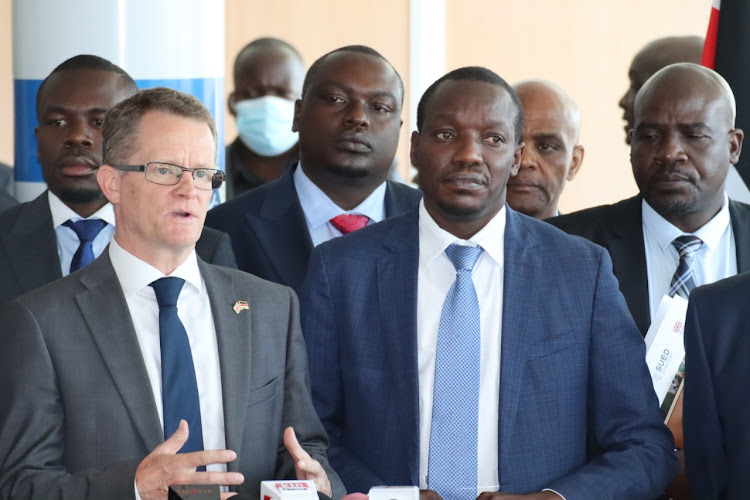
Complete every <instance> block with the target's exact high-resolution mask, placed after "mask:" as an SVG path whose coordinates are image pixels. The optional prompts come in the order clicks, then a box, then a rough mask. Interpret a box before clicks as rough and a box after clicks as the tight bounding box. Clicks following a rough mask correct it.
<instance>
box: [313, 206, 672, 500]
mask: <svg viewBox="0 0 750 500" xmlns="http://www.w3.org/2000/svg"><path fill="white" fill-rule="evenodd" d="M506 208H507V207H506ZM417 235H418V210H417V209H414V210H412V211H410V212H408V213H407V214H405V215H403V216H400V217H395V218H393V219H389V220H386V221H383V222H381V223H378V224H375V225H373V226H370V227H367V228H365V229H362V230H360V231H357V232H356V233H352V234H350V235H348V236H346V237H343V238H338V239H336V240H332V241H330V242H327V243H324V244H322V245H320V246H318V247H317V248H316V249H315V251H314V252H313V257H312V260H311V263H310V270H309V274H308V276H307V278H306V280H305V282H304V283H303V285H302V289H301V292H300V301H301V317H302V327H303V333H304V336H305V340H306V343H307V348H308V357H309V363H310V372H311V379H312V389H313V401H314V404H315V406H316V410H317V411H318V414H319V416H320V417H321V420H322V422H323V424H324V426H325V427H326V430H327V431H328V433H329V436H330V439H331V447H330V449H329V459H330V462H331V465H332V466H333V467H334V469H335V470H336V471H337V473H338V474H339V476H340V477H341V479H342V480H343V482H344V485H345V486H346V488H347V490H348V491H362V492H367V491H368V489H369V488H370V487H371V486H373V485H382V484H389V485H418V484H419V483H418V472H419V403H418V374H417V315H416V305H417V275H418V269H417V267H418V260H419V255H418V252H419V241H418V236H417ZM504 245H505V266H504V282H503V306H502V307H503V318H502V347H501V363H500V366H501V368H500V370H501V373H500V408H499V422H498V426H499V433H498V450H499V457H498V478H499V484H500V491H503V492H508V493H528V492H534V491H539V490H541V489H543V488H552V489H554V490H555V491H558V492H560V493H561V494H563V495H564V496H565V497H566V498H567V499H571V500H572V499H582V498H591V499H598V500H601V499H606V498H617V499H631V498H643V499H649V498H655V497H657V496H659V494H660V493H661V492H662V491H663V488H664V487H665V486H666V485H667V484H668V483H669V481H670V480H671V479H672V477H673V476H674V475H675V473H676V471H677V462H676V460H675V458H674V453H673V446H674V444H673V440H672V436H671V434H670V432H669V431H668V430H667V428H666V427H665V426H664V425H663V424H662V422H661V417H660V414H659V410H658V403H657V399H656V396H655V394H654V391H653V389H652V387H651V380H650V378H649V375H648V372H647V368H646V365H645V362H644V356H645V346H644V342H643V338H642V337H641V335H640V334H639V332H638V329H637V328H636V326H635V323H634V322H633V319H632V318H631V316H630V313H629V312H628V309H627V306H626V304H625V301H624V299H623V297H622V295H621V293H620V292H619V290H618V285H617V280H616V279H615V277H614V276H613V274H612V264H611V261H610V258H609V256H608V254H607V252H606V251H604V250H603V249H602V248H601V247H599V246H597V245H594V244H591V243H590V242H588V241H585V240H583V239H582V238H578V237H573V236H569V235H566V234H564V233H563V232H561V231H559V230H557V229H556V228H553V227H551V226H550V225H548V224H546V223H542V222H539V221H536V220H534V219H531V218H529V217H526V216H524V215H521V214H518V213H516V212H514V211H512V210H510V209H509V208H507V223H506V229H505V240H504ZM440 307H441V305H440V304H436V305H435V314H440Z"/></svg>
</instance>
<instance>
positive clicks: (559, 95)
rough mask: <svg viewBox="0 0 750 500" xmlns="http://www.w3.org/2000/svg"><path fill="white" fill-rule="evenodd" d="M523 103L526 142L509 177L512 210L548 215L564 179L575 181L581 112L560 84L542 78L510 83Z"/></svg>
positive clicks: (579, 157) (540, 216)
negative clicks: (519, 163) (521, 157)
mask: <svg viewBox="0 0 750 500" xmlns="http://www.w3.org/2000/svg"><path fill="white" fill-rule="evenodd" d="M513 89H514V90H515V91H516V93H517V94H518V97H519V98H520V100H521V105H522V106H523V111H524V115H525V121H524V126H523V141H524V142H525V144H526V149H525V150H524V155H523V159H522V161H521V168H520V170H519V171H518V174H517V175H516V176H515V177H512V178H510V179H509V181H508V193H507V200H508V203H509V204H510V206H511V208H513V209H514V210H517V211H519V212H522V213H524V214H526V215H529V216H531V217H535V218H538V219H546V218H548V217H553V216H554V215H556V214H557V206H558V202H559V200H560V195H561V194H562V191H563V188H564V187H565V183H566V182H567V181H570V180H573V178H574V177H575V176H576V174H577V173H578V170H579V168H580V167H581V162H582V161H583V153H584V151H583V147H582V146H580V145H579V144H578V139H579V135H580V129H581V112H580V110H579V108H578V105H577V104H576V102H575V101H574V100H573V99H572V98H571V97H570V95H568V93H567V92H565V91H564V90H563V89H562V88H560V87H559V86H557V85H555V84H554V83H552V82H548V81H545V80H526V81H523V82H519V83H517V84H515V85H513Z"/></svg>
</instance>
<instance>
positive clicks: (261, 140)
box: [226, 38, 305, 200]
mask: <svg viewBox="0 0 750 500" xmlns="http://www.w3.org/2000/svg"><path fill="white" fill-rule="evenodd" d="M304 77H305V66H304V63H303V61H302V56H300V54H299V52H297V50H296V49H295V48H294V47H292V46H291V45H289V44H288V43H286V42H285V41H283V40H279V39H277V38H259V39H257V40H254V41H252V42H250V43H249V44H247V45H246V46H245V47H244V48H243V49H242V50H241V51H240V52H239V54H237V58H236V59H235V61H234V91H232V93H231V94H229V112H230V113H231V114H232V116H234V117H235V118H236V120H237V131H238V137H237V138H236V139H235V140H234V142H232V143H231V144H230V145H228V146H227V148H226V162H227V163H226V171H227V182H226V199H227V200H231V199H232V198H234V197H236V196H238V195H240V194H242V193H244V192H245V191H248V190H250V189H252V188H254V187H257V186H260V185H261V184H265V183H266V182H269V181H272V180H274V179H276V178H277V177H278V176H279V175H280V174H281V173H282V172H283V171H284V169H285V168H286V166H287V165H289V164H290V163H292V162H293V161H296V160H297V157H298V150H297V133H296V132H293V131H292V119H293V117H294V101H295V100H296V99H299V97H300V95H301V93H302V80H303V79H304Z"/></svg>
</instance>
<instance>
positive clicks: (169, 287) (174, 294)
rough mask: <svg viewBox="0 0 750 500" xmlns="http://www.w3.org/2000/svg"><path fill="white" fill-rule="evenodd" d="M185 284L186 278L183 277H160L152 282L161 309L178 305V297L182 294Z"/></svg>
mask: <svg viewBox="0 0 750 500" xmlns="http://www.w3.org/2000/svg"><path fill="white" fill-rule="evenodd" d="M183 284H185V280H184V279H182V278H159V279H158V280H156V281H154V282H153V283H151V285H150V286H151V287H152V288H153V289H154V292H155V293H156V302H157V303H158V304H159V309H161V308H163V307H170V306H173V307H174V306H176V305H177V298H178V297H179V296H180V291H181V290H182V285H183Z"/></svg>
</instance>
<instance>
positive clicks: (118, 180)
mask: <svg viewBox="0 0 750 500" xmlns="http://www.w3.org/2000/svg"><path fill="white" fill-rule="evenodd" d="M96 180H97V182H99V187H100V188H101V190H102V193H104V196H105V197H106V198H107V200H109V202H110V203H112V204H113V205H117V204H118V203H120V190H121V184H122V176H121V175H120V171H119V170H117V169H116V168H114V167H110V166H109V165H102V166H101V167H99V170H98V171H97V173H96Z"/></svg>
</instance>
